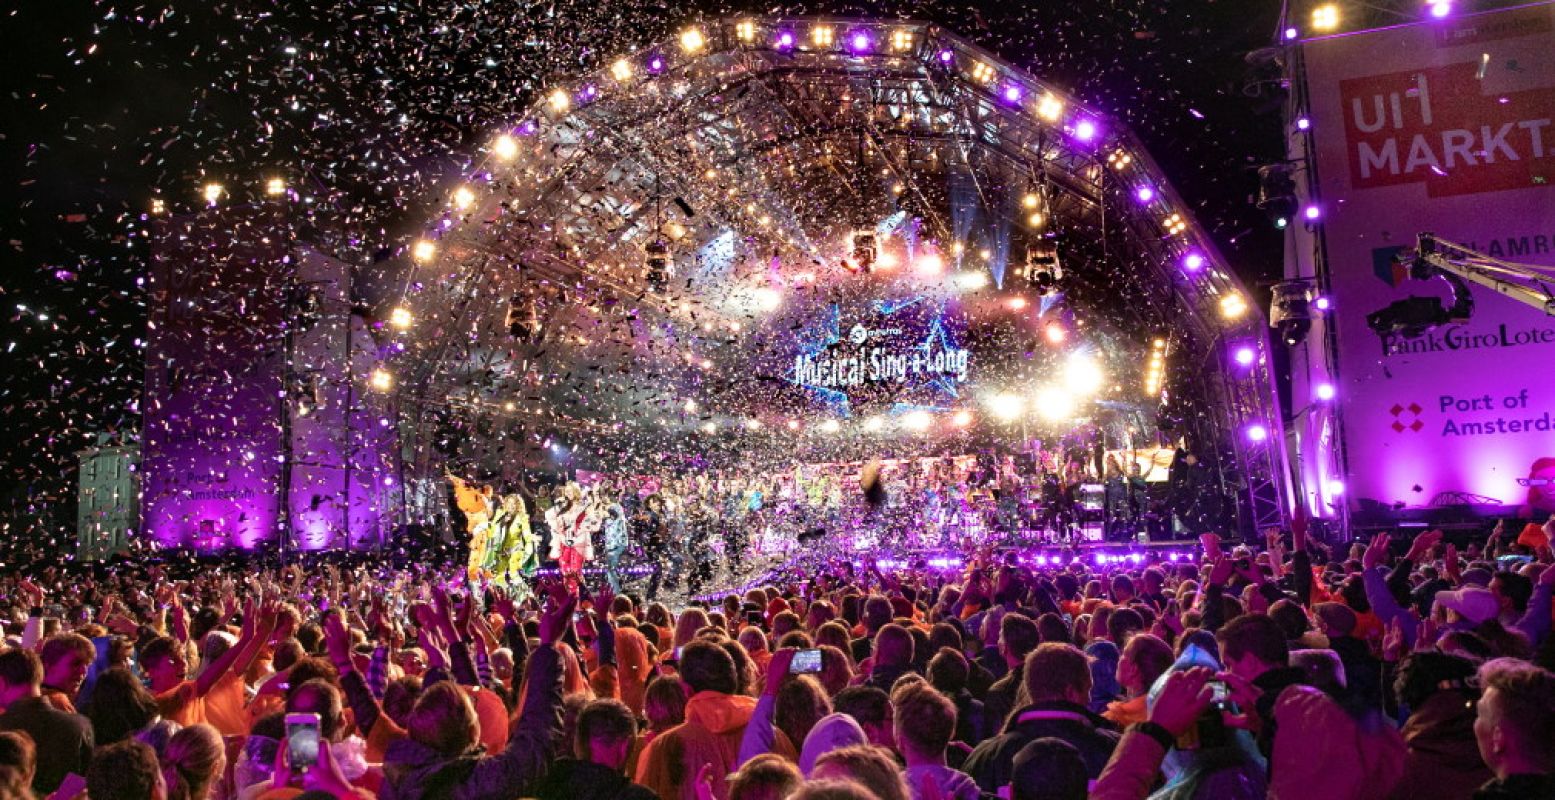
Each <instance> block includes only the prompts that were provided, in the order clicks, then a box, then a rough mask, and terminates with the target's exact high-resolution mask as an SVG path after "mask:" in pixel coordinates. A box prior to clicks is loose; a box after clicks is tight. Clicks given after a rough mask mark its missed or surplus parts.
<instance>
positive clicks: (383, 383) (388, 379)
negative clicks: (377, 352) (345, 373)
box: [367, 367, 394, 392]
mask: <svg viewBox="0 0 1555 800" xmlns="http://www.w3.org/2000/svg"><path fill="white" fill-rule="evenodd" d="M367 385H368V386H371V387H372V388H373V389H374V390H375V391H379V392H387V391H389V390H390V389H393V388H394V376H393V375H391V374H389V371H388V370H386V369H384V368H383V367H377V368H375V369H374V370H373V371H372V374H371V375H369V376H368V377H367Z"/></svg>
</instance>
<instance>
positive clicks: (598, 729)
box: [534, 698, 658, 800]
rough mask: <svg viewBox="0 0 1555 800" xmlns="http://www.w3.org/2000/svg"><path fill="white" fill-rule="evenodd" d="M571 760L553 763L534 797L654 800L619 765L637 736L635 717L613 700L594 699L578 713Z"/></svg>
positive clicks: (587, 799) (630, 750)
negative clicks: (628, 777) (629, 778)
mask: <svg viewBox="0 0 1555 800" xmlns="http://www.w3.org/2000/svg"><path fill="white" fill-rule="evenodd" d="M575 727H576V733H575V735H574V737H573V739H574V741H573V743H572V746H573V756H574V757H573V758H564V759H562V760H561V761H558V762H556V765H555V766H554V767H552V768H551V770H550V772H549V773H548V774H547V775H546V776H545V779H544V780H542V781H541V782H540V783H539V785H537V786H536V787H535V788H534V796H535V797H536V798H538V799H539V800H618V799H619V800H657V798H658V795H656V794H654V793H653V792H652V791H650V790H648V789H647V788H644V787H642V786H638V785H637V784H634V783H632V782H631V781H630V780H628V779H627V777H626V775H625V774H624V773H623V772H622V769H623V768H624V767H625V766H626V761H627V756H629V755H630V754H631V752H632V746H633V744H634V743H635V742H636V739H637V720H636V719H634V718H633V717H632V711H631V709H629V708H627V707H626V705H625V704H624V703H622V702H621V701H619V700H612V699H609V698H605V699H601V700H595V701H594V702H592V703H589V704H588V705H586V706H584V707H583V710H582V711H580V712H578V720H577V723H576V725H575Z"/></svg>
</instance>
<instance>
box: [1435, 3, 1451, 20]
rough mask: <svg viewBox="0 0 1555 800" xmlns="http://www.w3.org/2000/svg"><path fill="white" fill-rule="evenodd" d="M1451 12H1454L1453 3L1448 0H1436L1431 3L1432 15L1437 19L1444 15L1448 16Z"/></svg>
mask: <svg viewBox="0 0 1555 800" xmlns="http://www.w3.org/2000/svg"><path fill="white" fill-rule="evenodd" d="M1451 13H1452V3H1449V2H1447V0H1435V2H1433V3H1431V16H1432V17H1434V18H1436V19H1442V18H1443V17H1445V16H1447V15H1448V14H1451Z"/></svg>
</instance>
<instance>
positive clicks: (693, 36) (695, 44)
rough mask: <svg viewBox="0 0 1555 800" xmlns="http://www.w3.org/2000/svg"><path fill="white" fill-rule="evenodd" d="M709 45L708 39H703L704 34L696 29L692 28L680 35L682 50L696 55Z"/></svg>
mask: <svg viewBox="0 0 1555 800" xmlns="http://www.w3.org/2000/svg"><path fill="white" fill-rule="evenodd" d="M706 45H707V39H705V38H703V37H702V32H701V31H699V30H697V29H696V28H690V29H688V30H686V31H684V32H683V33H681V34H680V49H682V50H684V51H686V52H688V53H695V52H697V51H699V50H701V49H702V48H703V47H704V46H706Z"/></svg>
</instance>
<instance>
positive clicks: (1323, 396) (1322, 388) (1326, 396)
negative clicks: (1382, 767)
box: [1314, 383, 1339, 402]
mask: <svg viewBox="0 0 1555 800" xmlns="http://www.w3.org/2000/svg"><path fill="white" fill-rule="evenodd" d="M1314 393H1315V394H1316V395H1317V399H1319V400H1322V401H1324V402H1327V401H1329V400H1332V399H1334V395H1336V394H1338V393H1339V392H1338V390H1336V389H1335V388H1334V385H1333V384H1332V383H1320V384H1318V385H1317V389H1316V391H1315V392H1314Z"/></svg>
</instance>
